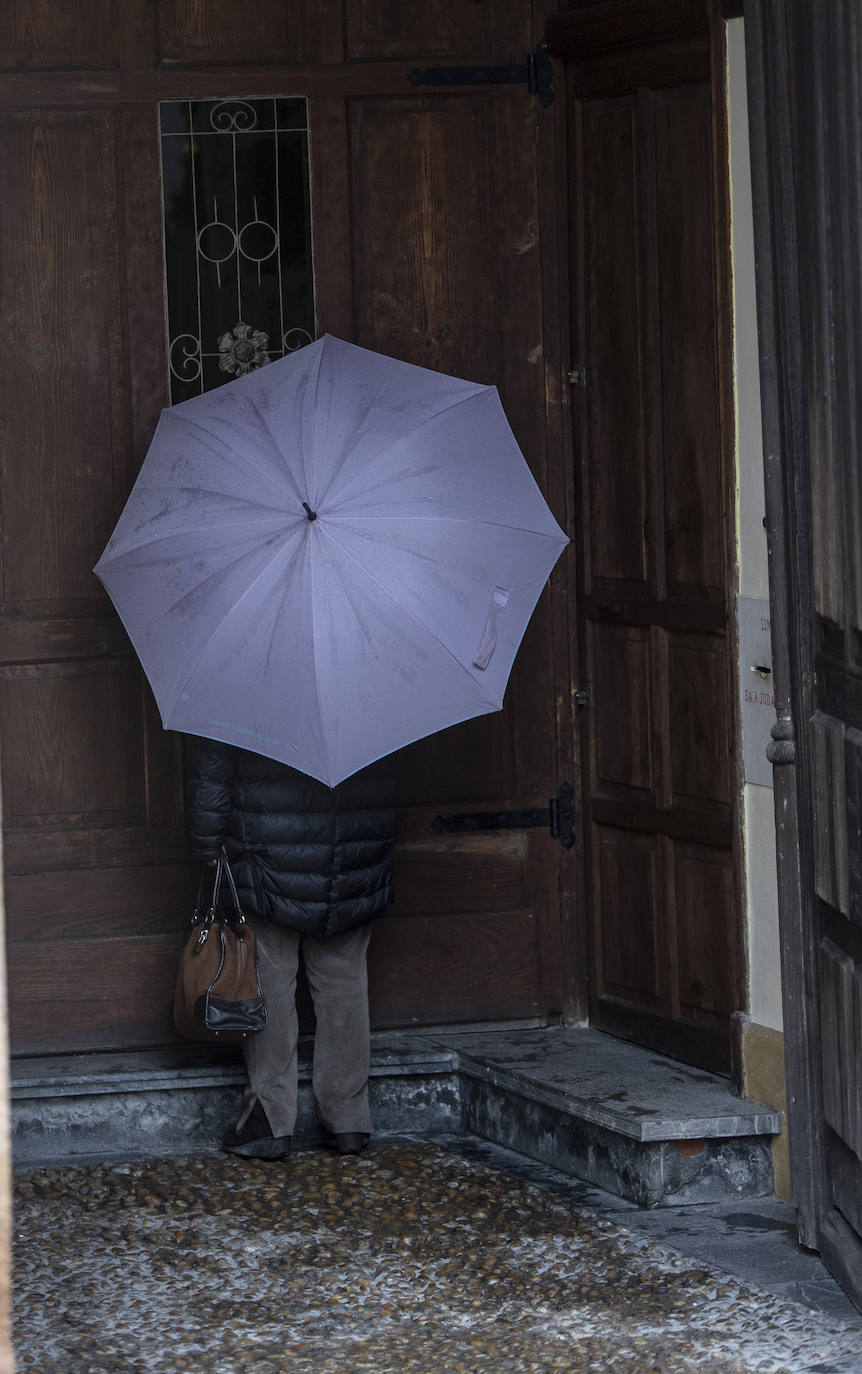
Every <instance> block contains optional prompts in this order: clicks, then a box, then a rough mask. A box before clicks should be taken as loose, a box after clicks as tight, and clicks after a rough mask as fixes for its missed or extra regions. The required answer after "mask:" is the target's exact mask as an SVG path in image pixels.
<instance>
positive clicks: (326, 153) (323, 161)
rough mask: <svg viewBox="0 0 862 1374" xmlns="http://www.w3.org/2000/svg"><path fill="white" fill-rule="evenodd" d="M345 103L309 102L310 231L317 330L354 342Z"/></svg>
mask: <svg viewBox="0 0 862 1374" xmlns="http://www.w3.org/2000/svg"><path fill="white" fill-rule="evenodd" d="M347 105H348V102H347V101H346V100H345V99H344V97H341V98H333V99H329V100H325V99H317V98H312V99H310V100H309V102H308V137H309V163H310V182H311V231H312V240H313V245H314V300H315V310H316V313H317V330H318V334H334V335H335V337H336V338H339V339H346V340H347V341H348V342H353V341H354V336H355V333H356V327H355V319H354V304H353V262H352V248H351V236H352V222H353V212H352V205H351V195H350V157H349V136H348V113H347Z"/></svg>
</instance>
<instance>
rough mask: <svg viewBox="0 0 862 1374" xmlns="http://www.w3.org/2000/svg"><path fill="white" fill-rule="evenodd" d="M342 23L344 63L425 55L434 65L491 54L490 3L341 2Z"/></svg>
mask: <svg viewBox="0 0 862 1374" xmlns="http://www.w3.org/2000/svg"><path fill="white" fill-rule="evenodd" d="M511 8H517V7H511ZM345 19H346V24H345V27H346V33H347V57H348V59H353V58H364V59H376V60H378V61H380V60H385V59H388V58H397V57H401V58H414V57H415V58H420V57H422V56H423V55H427V56H429V57H431V56H433V59H434V62H435V65H437V64H439V63H440V62H441V61H443V60H444V59H447V58H454V57H456V56H460V57H466V56H467V55H476V54H483V53H487V52H490V51H493V50H494V49H493V42H494V29H495V6H494V5H493V4H492V3H491V0H475V3H473V4H470V5H464V4H461V3H460V2H459V0H345Z"/></svg>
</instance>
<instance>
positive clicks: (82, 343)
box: [0, 112, 128, 614]
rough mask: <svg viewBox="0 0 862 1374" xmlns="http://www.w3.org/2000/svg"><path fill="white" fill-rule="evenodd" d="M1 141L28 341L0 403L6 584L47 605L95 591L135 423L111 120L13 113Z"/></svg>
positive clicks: (7, 292)
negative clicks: (129, 412) (129, 413)
mask: <svg viewBox="0 0 862 1374" xmlns="http://www.w3.org/2000/svg"><path fill="white" fill-rule="evenodd" d="M2 141H3V161H4V178H5V194H4V198H3V207H4V208H0V234H2V236H3V241H4V243H5V244H6V245H7V251H6V253H5V254H4V268H3V269H2V270H3V281H2V294H3V301H4V309H5V312H6V318H7V319H8V320H9V321H10V323H11V326H12V328H13V329H14V330H15V331H16V334H17V337H18V338H19V341H20V344H21V346H20V347H18V348H16V349H14V350H12V351H11V352H10V356H9V358H8V360H7V374H6V386H5V388H4V391H5V400H4V402H3V411H2V446H3V454H4V466H3V470H2V490H0V499H2V504H3V510H4V517H5V518H4V541H3V568H2V581H3V587H2V595H3V603H4V606H5V608H6V609H7V610H11V609H13V608H14V609H15V610H17V611H18V612H19V613H20V612H23V611H25V610H26V609H28V608H30V607H32V606H33V605H34V604H35V603H38V604H39V607H40V612H41V613H42V614H45V613H50V612H51V611H52V610H55V609H59V610H61V611H64V610H66V608H67V605H68V603H69V601H70V599H71V600H73V601H76V602H78V603H79V604H80V603H81V602H82V601H84V600H86V599H88V598H91V597H93V596H94V595H95V593H96V588H95V586H94V584H93V582H92V579H91V575H90V568H91V567H92V564H93V562H94V561H95V555H96V554H97V553H98V552H99V551H100V543H99V541H100V538H101V535H102V533H103V532H104V530H105V529H106V528H109V527H110V521H111V517H112V514H113V512H114V510H115V509H116V506H117V490H118V475H119V474H118V472H117V466H116V457H115V455H116V454H117V452H118V451H119V453H120V455H122V453H123V446H124V440H125V434H126V433H127V428H128V426H127V420H126V412H125V404H124V396H125V392H126V386H127V378H126V363H125V356H126V355H125V351H124V349H123V335H122V329H121V325H120V317H121V309H120V279H119V262H118V249H117V242H118V230H119V224H118V216H117V192H116V149H115V136H114V121H113V119H112V118H110V117H109V116H107V115H105V114H104V113H101V112H93V113H86V112H80V113H73V114H69V115H66V114H63V115H61V114H51V113H46V114H31V115H22V116H13V117H12V118H11V119H10V120H8V121H7V122H6V123H5V126H4V128H3V132H2ZM13 206H14V207H15V211H14V215H13V213H12V207H13ZM97 397H98V402H97V401H96V398H97ZM60 453H62V454H63V455H64V461H63V462H62V463H57V462H56V457H57V455H58V454H60ZM22 454H26V461H22V458H21V455H22ZM124 466H125V464H121V468H122V467H124ZM120 485H122V476H121V475H120ZM34 511H38V512H39V516H40V518H39V520H38V521H37V522H35V523H34V522H33V521H32V519H31V514H32V512H34Z"/></svg>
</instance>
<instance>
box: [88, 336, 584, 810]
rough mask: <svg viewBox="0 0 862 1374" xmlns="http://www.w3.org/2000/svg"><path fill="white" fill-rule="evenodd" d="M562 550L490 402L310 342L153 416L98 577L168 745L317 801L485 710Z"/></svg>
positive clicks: (492, 706)
mask: <svg viewBox="0 0 862 1374" xmlns="http://www.w3.org/2000/svg"><path fill="white" fill-rule="evenodd" d="M567 542H568V540H567V538H566V536H565V534H564V533H563V532H562V530H561V529H560V527H559V525H558V524H557V522H556V521H555V519H554V517H553V516H552V515H551V512H550V511H549V509H548V507H547V505H546V504H545V501H544V499H543V497H542V495H541V493H540V491H539V489H538V487H537V486H536V483H535V481H534V480H533V477H532V475H531V473H530V471H529V468H528V467H527V464H526V462H525V461H524V458H523V456H522V454H521V452H520V450H519V448H518V445H517V444H516V442H515V439H514V436H513V434H512V431H511V429H510V428H509V425H508V422H507V420H506V417H505V415H504V413H503V408H502V406H501V404H500V399H499V397H498V395H497V390H496V387H492V386H479V385H477V384H475V383H473V382H466V381H462V380H460V379H458V378H455V377H449V376H445V375H443V374H442V373H439V372H432V371H429V370H428V369H427V368H422V367H414V366H413V365H411V364H409V363H403V362H399V361H397V360H396V359H393V358H389V357H386V356H384V355H382V354H379V353H373V352H370V351H369V350H368V349H364V348H357V347H356V346H355V345H353V344H349V343H344V342H343V341H341V340H340V339H335V338H333V337H332V336H330V335H324V337H323V338H321V339H318V340H317V342H316V343H313V344H310V345H308V346H307V347H306V348H303V349H301V350H300V351H298V352H297V353H293V354H291V355H290V356H288V357H286V358H283V359H280V360H279V361H277V362H274V363H270V364H269V366H267V367H263V368H261V369H259V370H258V371H255V372H251V373H249V374H248V375H247V376H245V377H242V378H239V379H238V380H236V381H233V382H229V383H227V384H226V385H225V386H222V387H219V388H217V389H216V390H214V391H210V392H207V393H206V394H205V395H202V396H199V397H195V398H194V399H193V400H190V401H184V402H182V404H180V405H177V406H173V407H172V408H170V409H168V410H165V411H163V412H162V416H161V419H160V421H159V425H158V428H157V430H156V433H155V436H154V438H153V441H152V444H151V446H150V449H149V452H148V453H147V456H146V458H145V460H144V463H143V466H142V468H141V472H140V475H139V477H138V479H137V481H136V483H135V486H134V488H133V490H132V493H131V495H130V497H129V500H128V503H127V505H126V507H125V509H124V511H123V513H122V515H121V516H120V519H119V522H118V523H117V526H116V529H115V530H114V533H113V535H112V536H111V539H110V542H109V543H108V546H107V548H106V549H105V552H104V553H103V554H102V557H101V558H100V559H99V562H98V563H97V565H96V568H95V571H96V573H97V575H98V576H99V578H100V579H101V581H102V582H103V584H104V586H105V588H106V590H107V592H108V594H109V595H110V597H111V599H112V601H113V602H114V605H115V606H116V608H117V611H118V612H119V614H120V616H121V618H122V621H123V624H124V625H125V627H126V630H127V631H128V633H129V636H130V638H131V640H132V643H133V644H134V647H135V649H136V651H137V653H138V656H139V658H140V660H141V663H142V665H143V667H144V671H145V672H146V674H147V677H148V678H149V681H150V684H151V686H152V688H153V692H154V694H155V697H156V701H157V703H158V706H159V709H160V711H161V715H162V721H163V723H164V725H165V727H166V728H167V729H173V730H181V731H185V732H187V733H189V734H193V735H204V736H207V737H208V738H212V739H218V740H224V741H226V742H228V743H231V744H238V745H241V746H242V747H244V748H247V749H253V750H255V751H256V752H257V753H260V754H266V755H268V756H269V757H272V758H276V759H281V760H282V761H283V762H285V763H289V764H291V765H292V766H293V767H294V768H298V769H300V770H301V771H302V772H304V773H308V774H310V775H311V776H312V777H315V778H319V779H320V780H321V781H323V782H325V783H328V784H329V785H330V786H334V785H335V784H336V783H337V782H340V781H341V780H342V779H343V778H345V777H348V776H349V775H350V774H351V773H354V772H356V771H357V770H358V769H359V768H362V767H363V766H364V765H365V764H367V763H371V762H372V761H374V760H375V759H378V758H381V757H383V756H384V755H385V754H388V753H390V752H392V750H394V749H398V748H400V747H401V746H402V745H405V744H409V743H411V742H412V741H413V740H416V739H421V738H422V737H423V736H425V735H429V734H432V733H433V732H434V731H437V730H440V729H443V728H444V727H445V726H448V725H453V724H455V723H456V722H458V721H462V720H467V719H469V718H470V717H472V716H477V715H482V714H484V713H485V712H488V711H497V710H499V709H500V708H501V706H502V704H503V694H504V692H505V689H506V683H507V681H508V677H509V673H510V671H511V668H512V663H513V660H514V657H515V654H516V652H517V649H518V645H519V644H520V642H521V639H522V637H523V634H524V631H525V629H526V627H527V623H528V621H529V619H530V616H531V614H532V612H533V609H534V607H535V604H536V601H537V600H538V598H539V595H540V593H541V591H542V588H543V587H544V585H545V582H546V581H547V578H548V576H549V575H550V572H551V570H552V568H553V566H554V564H555V563H556V561H557V558H558V557H559V555H560V553H561V551H562V549H563V547H564V546H565V544H566V543H567Z"/></svg>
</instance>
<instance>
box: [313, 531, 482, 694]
mask: <svg viewBox="0 0 862 1374" xmlns="http://www.w3.org/2000/svg"><path fill="white" fill-rule="evenodd" d="M327 534H328V537H329V538H330V539H331V540H332V542H333V544H337V545H338V547H339V549H340V550H341V552H342V553H343V554H344V555H345V556H346V557H347V558H349V559H350V561H351V562H352V563H355V564H356V566H357V568H360V569H361V570H362V572H363V573H364V574H365V576H366V577H367V578H368V579H369V581H371V582H373V583H374V584H375V586H377V587H379V588H380V590H381V591H382V592H385V594H386V595H387V596H389V597H391V598H392V600H393V601H394V602H395V604H396V605H397V606H399V607H400V608H401V610H402V611H403V612H404V614H405V615H408V616H409V617H410V619H411V620H412V621H414V623H415V624H417V625H421V627H422V629H423V630H424V631H425V632H426V634H429V635H430V636H431V638H432V639H433V640H434V642H435V643H436V644H439V646H440V648H441V649H442V650H443V652H444V653H445V654H448V656H449V658H451V659H452V660H453V661H454V662H455V663H457V665H458V667H459V668H460V669H461V672H462V673H464V674H465V676H466V677H468V678H469V679H470V681H471V682H473V683H474V684H475V685H476V687H477V688H479V692H480V694H481V696H482V700H483V701H484V703H485V705H486V706H491V707H493V708H494V709H495V710H499V709H500V708H499V705H498V703H497V702H496V701H495V700H494V698H493V697H492V696H491V695H490V694H489V693H486V692H484V691H483V690H482V687H481V685H480V684H479V682H478V681H477V679H476V678H474V677H473V674H472V673H471V672H470V671H469V669H467V668H465V667H464V664H463V663H462V662H461V660H460V659H459V658H458V657H457V656H456V655H455V654H453V652H452V650H451V649H450V648H449V646H448V644H444V642H443V640H442V639H441V638H440V636H439V635H437V634H435V633H434V631H433V630H432V629H431V628H430V626H428V625H426V624H425V621H424V620H422V619H421V618H420V617H419V616H418V615H417V614H416V612H415V611H412V610H411V609H410V607H409V606H407V605H406V604H405V603H404V601H402V599H401V597H399V596H398V595H397V593H395V592H393V590H392V588H391V587H387V586H386V584H385V583H384V582H381V580H380V578H379V577H376V576H375V575H374V573H373V572H371V571H370V569H369V568H367V567H366V566H365V564H364V563H363V562H362V561H361V560H360V559H359V558H357V557H356V555H355V554H354V553H352V552H351V550H350V549H348V548H346V547H345V545H344V544H342V543H341V541H340V539H337V538H336V537H335V535H334V534H333V533H332V532H331V531H329V530H327ZM315 666H316V665H315Z"/></svg>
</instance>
